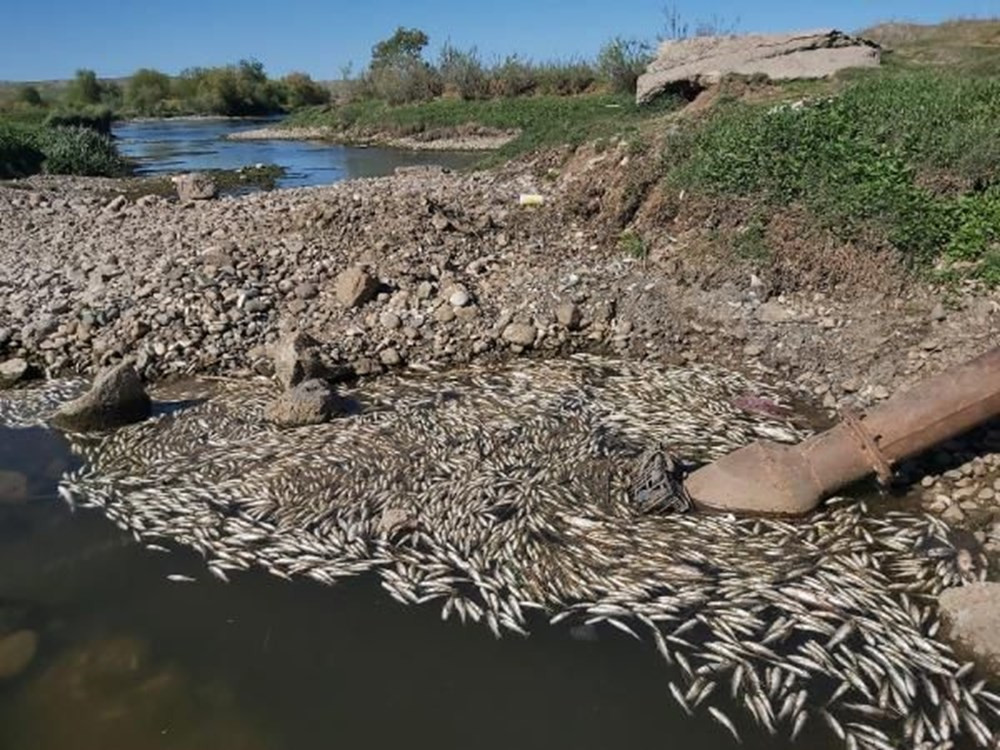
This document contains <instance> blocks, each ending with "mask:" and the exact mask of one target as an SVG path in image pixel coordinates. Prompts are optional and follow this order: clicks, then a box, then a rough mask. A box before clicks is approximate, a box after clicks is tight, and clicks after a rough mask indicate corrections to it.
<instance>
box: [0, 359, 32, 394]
mask: <svg viewBox="0 0 1000 750" xmlns="http://www.w3.org/2000/svg"><path fill="white" fill-rule="evenodd" d="M37 374H38V372H37V370H36V369H35V368H34V367H32V366H31V365H30V364H28V362H27V361H26V360H23V359H21V358H19V357H15V358H14V359H8V360H7V361H6V362H2V363H0V390H3V389H4V388H12V387H13V386H15V385H17V384H18V383H23V382H24V381H26V380H30V379H31V378H33V377H35V376H36V375H37Z"/></svg>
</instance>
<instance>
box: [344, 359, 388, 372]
mask: <svg viewBox="0 0 1000 750" xmlns="http://www.w3.org/2000/svg"><path fill="white" fill-rule="evenodd" d="M351 367H352V368H353V370H354V372H355V374H356V375H358V376H359V377H364V376H365V375H381V374H382V365H381V364H379V362H377V361H376V360H374V359H372V358H371V357H359V358H358V359H356V360H354V362H352V363H351Z"/></svg>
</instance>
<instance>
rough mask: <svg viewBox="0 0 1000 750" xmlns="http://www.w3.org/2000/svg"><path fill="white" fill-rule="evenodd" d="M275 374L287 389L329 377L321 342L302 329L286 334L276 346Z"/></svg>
mask: <svg viewBox="0 0 1000 750" xmlns="http://www.w3.org/2000/svg"><path fill="white" fill-rule="evenodd" d="M274 375H275V377H277V378H278V382H279V383H281V385H282V386H283V387H285V388H286V389H287V388H291V387H292V386H295V385H298V384H299V383H301V382H303V381H305V380H314V379H316V378H325V377H327V375H328V370H327V367H326V366H325V365H324V364H323V360H322V358H321V356H320V352H319V342H318V341H317V340H316V339H314V338H313V337H312V336H310V335H309V334H308V333H302V332H301V331H297V332H293V333H290V334H288V335H286V336H284V337H283V338H282V339H281V340H280V341H279V342H278V344H277V345H276V346H275V347H274Z"/></svg>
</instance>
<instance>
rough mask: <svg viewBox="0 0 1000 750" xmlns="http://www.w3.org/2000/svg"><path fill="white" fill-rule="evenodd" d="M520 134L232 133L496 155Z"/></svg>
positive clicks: (240, 137) (246, 137) (319, 129)
mask: <svg viewBox="0 0 1000 750" xmlns="http://www.w3.org/2000/svg"><path fill="white" fill-rule="evenodd" d="M518 135H519V133H518V132H517V131H498V130H493V129H484V128H472V129H469V128H466V129H448V130H446V131H441V132H434V131H429V132H427V133H421V134H418V135H414V136H397V135H391V134H388V133H372V132H360V131H359V132H350V131H348V132H344V131H339V130H337V129H335V128H331V127H326V126H314V127H284V126H281V125H276V126H270V127H263V128H254V129H253V130H241V131H239V132H237V133H230V134H229V135H228V136H226V138H228V139H229V140H231V141H334V142H338V143H346V144H349V145H352V146H359V145H361V146H387V147H389V148H401V149H406V150H408V151H496V150H498V149H501V148H503V147H504V146H506V145H507V144H508V143H510V142H511V141H513V140H514V139H515V138H517V136H518Z"/></svg>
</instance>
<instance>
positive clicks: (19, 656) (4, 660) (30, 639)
mask: <svg viewBox="0 0 1000 750" xmlns="http://www.w3.org/2000/svg"><path fill="white" fill-rule="evenodd" d="M37 651H38V634H37V633H35V632H34V631H33V630H18V631H17V632H15V633H11V634H10V635H6V636H0V680H9V679H10V678H12V677H17V676H18V675H19V674H21V672H23V671H24V670H25V669H27V668H28V665H29V664H31V662H32V660H33V659H34V658H35V653H36V652H37Z"/></svg>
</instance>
